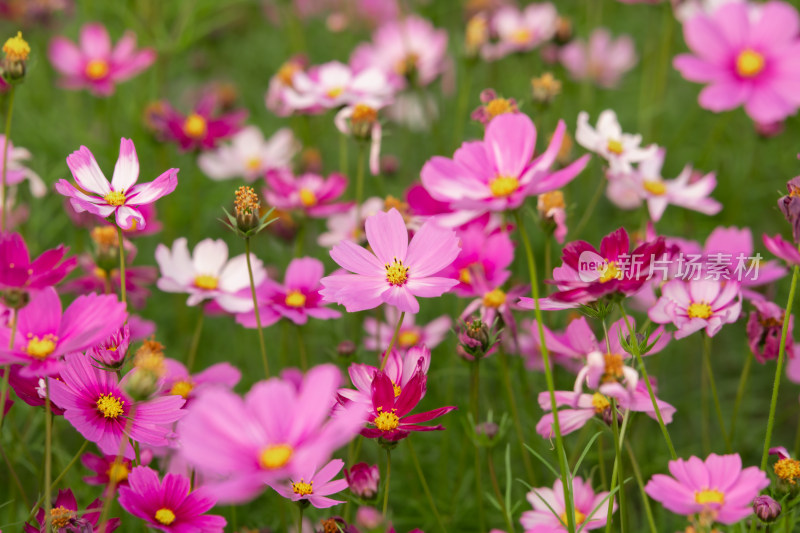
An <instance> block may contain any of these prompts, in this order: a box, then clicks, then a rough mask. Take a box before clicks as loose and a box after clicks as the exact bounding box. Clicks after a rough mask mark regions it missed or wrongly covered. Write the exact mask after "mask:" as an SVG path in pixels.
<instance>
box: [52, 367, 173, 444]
mask: <svg viewBox="0 0 800 533" xmlns="http://www.w3.org/2000/svg"><path fill="white" fill-rule="evenodd" d="M65 360H66V365H65V366H64V368H62V369H61V375H60V377H61V380H55V379H52V378H51V379H49V380H48V386H49V387H50V396H51V397H52V399H53V402H54V403H55V404H56V405H58V406H59V407H61V408H62V409H64V418H66V419H67V420H68V421H69V422H70V423H71V424H72V425H73V427H75V429H76V430H77V431H78V433H80V434H81V435H83V437H84V438H85V439H86V440H88V441H91V442H94V443H97V446H98V447H99V448H100V451H102V452H103V453H105V454H107V455H111V454H114V455H116V454H118V453H120V450H123V456H124V457H126V458H128V459H131V458H133V455H134V454H133V447H132V446H130V445H129V443H128V439H129V438H130V439H132V440H134V441H137V442H141V443H143V444H150V445H153V446H165V445H166V444H167V435H168V434H169V433H170V432H171V430H172V423H173V422H175V421H177V420H179V419H180V418H181V417H183V415H184V414H186V412H185V411H183V410H182V409H181V407H182V406H183V404H184V403H185V402H186V400H184V399H183V398H182V397H180V396H162V397H160V398H154V399H151V400H145V401H134V400H133V399H131V398H130V396H128V395H127V394H126V393H125V391H124V390H123V389H122V387H121V386H120V384H119V380H118V378H117V374H116V373H115V372H107V371H105V370H101V369H99V368H96V367H95V366H93V365H92V363H91V361H90V360H89V359H88V358H87V357H86V356H84V355H82V354H79V353H71V354H68V355H66V356H65ZM123 443H124V444H123Z"/></svg>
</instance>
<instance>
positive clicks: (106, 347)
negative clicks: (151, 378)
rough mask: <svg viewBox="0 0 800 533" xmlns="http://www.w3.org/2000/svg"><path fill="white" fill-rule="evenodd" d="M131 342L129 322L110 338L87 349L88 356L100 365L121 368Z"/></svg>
mask: <svg viewBox="0 0 800 533" xmlns="http://www.w3.org/2000/svg"><path fill="white" fill-rule="evenodd" d="M130 343H131V329H130V327H129V326H128V324H124V325H123V326H122V327H121V328H119V329H118V330H117V331H115V332H114V333H112V334H111V335H110V336H109V337H108V338H106V339H105V340H103V341H101V342H98V343H97V344H95V345H94V346H92V347H91V348H90V349H89V350H87V351H86V357H89V358H91V359H92V361H94V362H95V363H97V364H98V365H101V366H106V367H112V368H119V367H121V366H122V363H123V362H124V361H125V357H126V356H127V355H128V348H129V347H130Z"/></svg>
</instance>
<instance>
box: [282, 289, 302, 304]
mask: <svg viewBox="0 0 800 533" xmlns="http://www.w3.org/2000/svg"><path fill="white" fill-rule="evenodd" d="M284 303H285V304H286V305H288V306H289V307H304V306H305V305H306V295H305V294H303V293H302V292H300V291H289V293H288V294H287V295H286V299H285V300H284Z"/></svg>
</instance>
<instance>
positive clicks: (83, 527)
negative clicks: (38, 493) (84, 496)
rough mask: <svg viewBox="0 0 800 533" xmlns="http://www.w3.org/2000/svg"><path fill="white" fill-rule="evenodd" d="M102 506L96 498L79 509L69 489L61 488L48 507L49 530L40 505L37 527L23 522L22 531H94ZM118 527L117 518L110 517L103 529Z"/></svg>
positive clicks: (112, 529)
mask: <svg viewBox="0 0 800 533" xmlns="http://www.w3.org/2000/svg"><path fill="white" fill-rule="evenodd" d="M102 508H103V501H102V500H101V499H99V498H98V499H96V500H95V501H93V502H92V503H90V504H89V505H88V506H87V507H86V510H85V511H79V509H78V502H77V501H76V500H75V496H74V495H73V494H72V490H71V489H61V490H59V491H58V496H56V499H55V500H54V501H53V503H52V505H51V507H50V526H51V530H50V531H48V530H47V529H46V528H45V525H46V524H45V522H46V521H45V515H44V513H45V510H44V507H40V508H39V510H38V511H36V521H37V522H38V523H39V527H34V526H32V525H30V524H29V523H27V522H25V526H24V527H23V531H24V532H25V533H50V532H51V531H58V532H59V533H61V532H62V531H63V532H71V531H94V530H95V528H98V531H99V527H98V522H99V521H100V513H101V510H102ZM118 527H119V518H112V519H110V520H109V521H108V522H106V523H105V525H104V529H103V530H104V531H107V532H108V533H113V532H114V531H116V529H117V528H118Z"/></svg>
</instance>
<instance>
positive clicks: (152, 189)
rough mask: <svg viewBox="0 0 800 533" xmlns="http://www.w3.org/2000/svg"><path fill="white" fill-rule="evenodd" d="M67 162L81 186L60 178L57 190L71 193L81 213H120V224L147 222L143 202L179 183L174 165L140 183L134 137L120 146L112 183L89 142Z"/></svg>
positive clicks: (141, 223) (156, 196)
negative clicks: (104, 172)
mask: <svg viewBox="0 0 800 533" xmlns="http://www.w3.org/2000/svg"><path fill="white" fill-rule="evenodd" d="M67 166H69V169H70V171H71V172H72V177H73V178H75V182H76V183H77V185H78V187H75V186H74V185H72V184H71V183H70V182H68V181H67V180H64V179H62V180H58V183H56V190H57V191H58V192H59V193H61V194H63V195H64V196H67V197H69V199H70V203H71V204H72V207H73V209H75V211H77V212H78V213H81V212H83V211H88V212H89V213H92V214H93V215H97V216H99V217H100V218H107V217H110V216H111V215H115V216H116V221H117V225H118V226H119V227H120V228H122V229H131V228H133V226H134V224H135V225H136V227H137V228H144V227H146V225H147V222H146V221H145V218H144V215H143V214H142V212H141V211H140V210H139V206H140V205H146V204H152V203H153V202H155V201H156V200H158V199H159V198H161V197H162V196H166V195H167V194H169V193H171V192H172V191H174V190H175V187H177V186H178V169H177V168H171V169H169V170H167V171H166V172H164V173H163V174H161V175H160V176H159V177H157V178H156V179H155V180H154V181H151V182H150V183H141V184H138V185H137V184H136V180H138V179H139V158H138V157H137V156H136V148H135V147H134V146H133V141H131V140H130V139H125V138H123V139H122V140H121V141H120V146H119V159H117V164H116V166H115V167H114V175H113V177H112V178H111V183H109V182H108V180H107V179H106V177H105V176H104V175H103V172H102V171H101V170H100V167H99V166H98V165H97V161H95V159H94V156H93V155H92V152H90V151H89V149H88V148H86V147H85V146H81V148H80V150H78V151H77V152H73V153H72V154H71V155H69V156H67Z"/></svg>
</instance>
